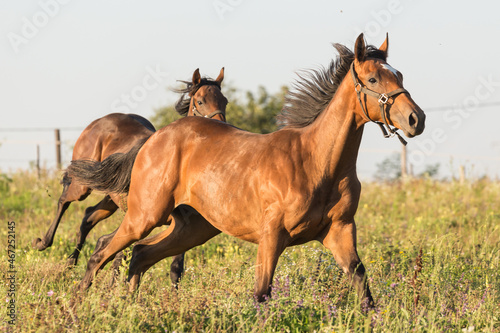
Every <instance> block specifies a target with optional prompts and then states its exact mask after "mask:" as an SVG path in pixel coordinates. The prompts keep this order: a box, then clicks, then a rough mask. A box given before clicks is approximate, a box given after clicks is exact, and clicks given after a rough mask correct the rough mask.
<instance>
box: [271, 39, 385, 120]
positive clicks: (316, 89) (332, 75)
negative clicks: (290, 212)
mask: <svg viewBox="0 0 500 333" xmlns="http://www.w3.org/2000/svg"><path fill="white" fill-rule="evenodd" d="M333 47H334V48H335V49H336V50H337V52H338V53H339V55H338V57H337V58H336V59H335V60H332V61H331V62H330V65H329V66H328V67H327V68H324V67H322V68H319V69H311V70H305V71H301V72H299V73H297V75H298V77H299V78H298V79H297V80H296V81H295V83H294V84H293V85H292V90H291V91H290V92H289V93H288V95H287V96H286V97H285V104H284V106H283V110H282V111H281V112H280V113H279V114H278V116H277V123H278V126H279V128H283V127H285V126H290V127H305V126H307V125H309V124H311V123H312V122H313V121H314V120H315V119H316V118H317V117H318V115H319V114H320V113H321V112H322V111H323V110H324V109H325V108H326V107H327V105H328V103H330V101H331V99H332V98H333V95H334V94H335V92H336V91H337V89H338V87H339V86H340V83H341V82H342V80H343V79H344V77H345V76H346V74H347V73H348V72H349V69H350V66H351V63H352V62H353V61H354V53H353V52H352V51H351V50H349V49H348V48H347V47H345V46H344V45H341V44H333ZM365 54H366V57H367V58H377V59H382V60H384V61H385V60H386V54H385V53H384V52H382V51H380V50H379V49H378V48H376V47H374V46H372V45H369V46H367V47H366V53H365Z"/></svg>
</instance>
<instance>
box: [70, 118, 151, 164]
mask: <svg viewBox="0 0 500 333" xmlns="http://www.w3.org/2000/svg"><path fill="white" fill-rule="evenodd" d="M153 133H154V126H153V125H152V124H151V123H150V122H149V121H148V120H147V119H145V118H143V117H141V116H139V115H134V114H123V113H111V114H108V115H106V116H104V117H102V118H99V119H96V120H94V121H93V122H92V123H90V125H88V126H87V127H86V128H85V129H84V130H83V132H82V134H80V137H79V138H78V140H77V141H76V143H75V147H74V149H73V157H72V159H73V160H78V159H92V160H96V161H102V160H103V159H105V158H106V157H108V156H109V155H111V154H114V153H124V152H127V151H129V150H130V149H131V148H132V147H133V146H135V145H136V144H137V143H138V142H139V141H141V140H143V139H146V138H148V137H149V136H151V135H152V134H153Z"/></svg>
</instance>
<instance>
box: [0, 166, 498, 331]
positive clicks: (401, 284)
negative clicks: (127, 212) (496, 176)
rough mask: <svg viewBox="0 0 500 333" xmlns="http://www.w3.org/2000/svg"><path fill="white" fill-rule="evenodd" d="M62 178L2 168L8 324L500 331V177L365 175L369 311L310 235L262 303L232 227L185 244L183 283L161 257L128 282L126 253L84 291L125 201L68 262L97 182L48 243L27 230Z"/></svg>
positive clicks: (288, 254) (47, 213)
mask: <svg viewBox="0 0 500 333" xmlns="http://www.w3.org/2000/svg"><path fill="white" fill-rule="evenodd" d="M59 179H60V174H56V173H52V172H44V173H42V175H41V177H40V178H37V176H36V173H35V172H32V171H19V172H16V173H12V174H9V175H1V177H0V196H1V200H0V205H1V207H0V218H1V220H2V221H3V227H2V228H1V229H0V238H1V239H2V244H4V246H2V249H4V250H2V253H1V255H0V258H1V260H0V270H1V271H2V272H6V271H8V269H9V266H8V265H9V263H8V260H7V259H8V258H7V252H6V250H5V249H6V247H7V246H6V244H7V232H8V229H7V222H8V221H15V222H16V223H15V235H16V258H15V266H16V271H17V273H16V298H15V301H16V311H17V313H16V315H17V321H16V324H15V326H11V325H9V324H8V323H7V322H6V320H3V321H2V322H1V324H0V327H1V329H2V331H8V330H11V331H14V332H88V331H93V332H147V331H151V332H173V331H176V332H201V331H205V332H226V331H230V332H371V331H373V332H447V331H450V332H499V331H500V274H499V272H500V246H499V244H500V183H499V182H498V181H491V180H488V179H482V180H478V181H475V182H466V183H463V184H460V183H458V182H453V181H450V182H444V181H435V180H431V179H419V180H408V181H398V182H392V183H382V182H381V183H376V182H373V183H364V184H363V190H362V196H361V202H360V205H359V209H358V213H357V226H358V251H359V255H360V257H361V259H362V260H363V262H364V264H365V267H366V269H367V272H368V276H369V281H370V284H371V289H372V292H373V296H374V298H375V301H376V310H375V311H371V312H368V313H365V312H364V311H363V310H364V309H363V308H362V306H361V305H360V304H359V302H358V300H357V298H356V295H355V293H354V292H353V291H351V290H350V288H349V283H348V281H347V279H346V277H345V275H343V274H342V272H341V270H340V269H339V267H338V266H337V264H336V263H335V261H334V259H333V257H332V255H331V254H330V253H329V252H328V251H327V250H326V249H325V248H323V247H322V245H321V244H319V243H314V242H312V243H308V244H306V245H302V246H297V247H292V248H289V249H287V250H286V251H285V253H284V254H283V255H282V256H281V258H280V261H279V263H278V267H277V270H276V275H275V278H274V282H273V287H274V289H273V290H274V291H273V295H272V298H271V299H269V300H268V301H267V302H265V303H256V302H255V301H254V299H253V298H252V290H253V284H254V271H255V267H254V264H255V255H256V246H255V245H253V244H250V243H246V242H243V241H240V240H238V239H235V238H232V237H229V236H226V235H220V236H217V237H215V238H214V239H212V240H211V241H209V242H207V243H206V244H204V245H202V246H199V247H197V248H195V249H193V250H191V251H189V252H188V253H187V255H186V272H185V275H184V277H183V279H182V281H181V282H180V284H179V287H178V290H175V289H173V288H172V287H171V284H170V279H169V277H168V272H169V265H170V260H169V259H167V260H164V261H162V262H160V263H159V264H158V265H156V266H154V267H153V268H151V269H150V270H149V271H148V272H147V273H146V274H145V276H144V278H143V280H142V284H141V287H140V289H139V291H138V293H136V294H134V295H129V294H127V292H126V285H125V284H124V283H122V280H124V279H125V277H126V274H127V272H126V270H127V262H124V263H123V267H122V268H121V271H120V276H119V278H118V279H119V280H118V283H116V284H115V285H114V286H113V287H110V281H111V278H112V274H111V270H110V266H111V265H108V267H107V268H106V269H105V270H104V271H103V272H102V274H100V275H99V276H98V277H97V281H96V283H94V285H93V286H92V287H91V288H90V289H89V290H88V291H87V292H85V293H80V292H78V291H77V290H76V287H77V285H78V283H79V282H80V280H81V278H82V277H83V274H84V271H85V267H86V262H87V260H88V258H89V256H90V255H91V253H92V251H93V249H94V246H95V244H96V241H97V239H98V238H99V236H101V235H104V234H106V233H109V232H111V231H113V230H114V229H115V228H116V227H117V226H118V225H119V223H120V222H121V220H122V219H123V216H124V214H123V213H122V212H117V213H116V214H115V215H114V216H113V217H111V218H110V219H108V220H106V221H104V222H103V223H101V224H100V225H98V226H97V227H96V228H95V229H94V230H93V231H92V232H91V234H90V235H89V238H88V240H87V244H86V245H85V247H84V249H83V252H82V255H81V256H80V262H79V263H78V265H77V266H76V267H75V268H73V269H66V268H65V261H66V258H67V256H68V255H69V254H70V253H71V252H72V249H73V247H74V245H75V240H76V232H77V229H78V227H79V224H80V221H81V218H82V216H83V211H84V209H85V207H87V206H90V205H92V204H95V203H97V202H98V201H99V200H100V199H101V198H102V195H100V194H93V195H92V196H91V197H89V199H87V200H86V201H84V202H81V203H74V204H72V206H71V207H70V208H69V210H68V212H67V214H66V215H65V216H64V218H63V221H62V222H61V225H60V226H59V230H58V232H57V234H56V238H55V241H54V244H53V246H52V247H51V248H49V249H47V250H45V251H43V252H38V251H36V250H34V249H32V248H31V241H32V240H33V239H34V238H35V237H40V236H41V235H42V234H43V233H45V232H46V230H47V228H48V226H49V224H50V222H51V221H52V219H53V216H54V213H55V210H56V202H57V199H58V197H59V194H60V192H61V186H60V185H59ZM128 251H129V253H130V249H129V250H128ZM5 289H6V288H5ZM2 294H3V295H4V296H3V297H2V298H1V299H2V300H3V302H2V303H3V304H8V303H7V302H8V301H9V299H8V298H7V299H6V294H7V291H2ZM4 309H5V310H4ZM6 309H7V306H6V305H5V306H4V307H3V308H2V314H5V313H6ZM2 318H7V317H5V316H3V317H2Z"/></svg>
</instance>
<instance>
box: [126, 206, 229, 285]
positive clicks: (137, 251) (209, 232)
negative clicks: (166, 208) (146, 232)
mask: <svg viewBox="0 0 500 333" xmlns="http://www.w3.org/2000/svg"><path fill="white" fill-rule="evenodd" d="M219 233H220V231H219V230H218V229H216V228H215V227H213V226H212V225H211V224H210V223H208V222H207V221H206V220H205V219H204V218H203V217H202V216H201V215H197V216H192V217H191V218H189V219H187V220H182V221H179V220H177V219H176V220H174V222H173V223H172V224H171V225H170V227H169V228H168V229H166V230H164V231H162V232H161V233H159V234H157V235H155V236H153V237H150V238H147V239H144V240H142V241H141V242H139V243H137V244H136V245H135V246H134V249H133V251H132V259H131V261H130V268H129V277H128V280H129V282H130V285H129V290H130V291H134V290H136V289H137V287H138V286H139V282H140V278H141V276H142V274H144V272H146V271H147V270H148V269H149V268H150V267H151V266H153V265H154V264H156V263H157V262H158V261H160V260H162V259H164V258H166V257H170V256H173V255H178V254H180V253H183V252H185V251H187V250H189V249H191V248H193V247H195V246H198V245H200V244H203V243H205V242H206V241H207V240H209V239H210V238H212V237H214V236H216V235H218V234H219Z"/></svg>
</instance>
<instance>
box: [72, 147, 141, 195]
mask: <svg viewBox="0 0 500 333" xmlns="http://www.w3.org/2000/svg"><path fill="white" fill-rule="evenodd" d="M146 140H147V139H145V140H142V141H141V142H139V143H138V144H137V145H135V146H134V147H133V148H132V149H130V151H129V152H127V153H116V154H113V155H110V156H108V157H107V158H106V159H105V160H104V161H102V162H97V161H92V160H75V161H71V164H70V165H69V167H68V169H66V174H67V175H68V176H69V177H71V179H72V180H76V181H77V182H79V183H80V184H82V185H85V186H88V187H90V188H91V189H93V190H97V191H103V192H107V193H110V192H112V193H128V190H129V187H130V176H131V175H132V167H133V166H134V162H135V158H136V157H137V154H138V153H139V150H141V148H142V146H143V145H144V143H146Z"/></svg>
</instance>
